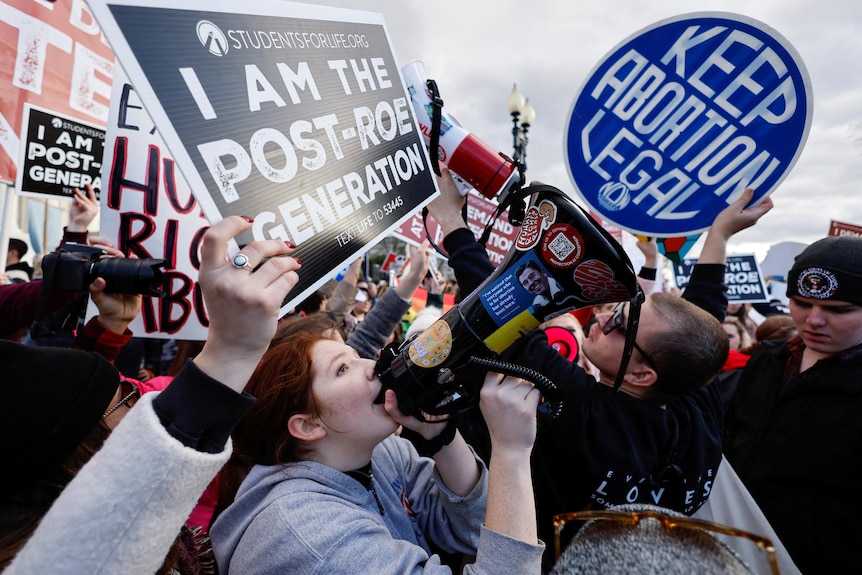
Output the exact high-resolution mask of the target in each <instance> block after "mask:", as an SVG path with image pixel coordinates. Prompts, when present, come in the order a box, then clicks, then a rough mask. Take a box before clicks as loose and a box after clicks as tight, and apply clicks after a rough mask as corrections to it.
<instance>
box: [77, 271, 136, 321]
mask: <svg viewBox="0 0 862 575" xmlns="http://www.w3.org/2000/svg"><path fill="white" fill-rule="evenodd" d="M105 285H106V282H105V280H104V279H103V278H96V279H95V280H94V281H93V283H91V284H90V288H89V289H90V297H91V298H92V299H93V303H94V304H96V307H97V308H99V315H98V316H96V319H97V320H98V321H99V323H101V324H102V325H103V326H105V328H107V329H109V330H111V331H112V332H114V333H119V334H123V333H126V330H127V329H128V327H129V324H130V323H132V320H134V319H135V318H136V317H137V316H138V314H139V313H141V305H142V302H143V297H142V296H141V295H140V294H121V293H105Z"/></svg>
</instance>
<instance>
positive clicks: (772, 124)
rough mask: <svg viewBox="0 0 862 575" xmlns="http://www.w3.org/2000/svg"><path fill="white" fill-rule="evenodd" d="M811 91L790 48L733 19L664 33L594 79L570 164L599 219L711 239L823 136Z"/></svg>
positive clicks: (607, 62)
mask: <svg viewBox="0 0 862 575" xmlns="http://www.w3.org/2000/svg"><path fill="white" fill-rule="evenodd" d="M811 110H812V91H811V81H810V79H809V77H808V72H807V70H806V69H805V65H804V64H803V62H802V59H801V57H800V56H799V54H798V53H797V52H796V50H795V49H794V48H793V47H792V46H791V45H790V43H789V42H788V41H787V40H786V39H785V38H783V37H782V36H781V35H780V34H778V33H777V32H776V31H775V30H773V29H771V28H770V27H768V26H767V25H765V24H763V23H761V22H758V21H757V20H754V19H752V18H748V17H746V16H740V15H736V14H729V13H714V12H709V13H697V14H687V15H682V16H677V17H675V18H671V19H668V20H664V21H661V22H658V23H657V24H654V25H652V26H650V27H648V28H646V29H644V30H642V31H640V32H638V33H637V34H635V35H633V36H631V37H629V38H628V39H626V40H624V41H623V42H622V43H620V44H619V45H617V47H616V48H614V49H613V50H611V52H610V53H609V54H608V55H606V56H605V57H604V59H603V60H602V61H601V62H599V64H598V65H597V66H596V67H595V68H594V70H593V71H592V73H591V74H590V76H589V77H588V78H587V80H586V82H585V83H584V85H583V86H582V87H581V90H580V92H579V94H578V96H577V97H576V99H575V102H574V104H573V107H572V111H571V114H570V116H569V120H568V128H567V133H566V141H565V154H566V158H567V161H568V165H569V173H570V175H571V178H572V180H573V182H574V185H575V188H576V189H577V190H578V192H579V193H580V194H581V196H582V197H583V198H584V200H585V201H586V202H587V204H589V206H590V208H592V209H593V210H595V211H596V212H598V213H599V214H601V216H602V217H603V218H604V219H606V220H608V221H611V222H613V223H615V224H617V225H618V226H620V227H621V228H623V229H626V230H628V231H630V232H632V233H634V234H641V235H646V236H655V237H675V236H689V235H693V234H696V233H699V232H702V231H704V230H706V229H707V228H708V227H709V226H710V224H711V223H712V221H713V220H714V219H715V216H716V215H718V213H719V212H720V211H721V210H722V209H724V208H725V207H727V206H728V205H729V204H731V203H733V202H734V201H735V200H736V199H737V198H739V196H740V194H742V192H743V191H744V190H745V189H746V188H753V189H754V191H755V194H754V198H753V200H752V203H757V202H759V201H761V200H762V199H763V198H765V197H766V196H768V195H769V194H770V193H771V192H772V191H774V190H775V188H776V187H777V186H778V185H779V184H780V183H781V181H782V180H783V179H784V178H785V177H786V176H787V174H788V173H789V172H790V170H791V168H792V167H793V165H794V164H795V163H796V160H797V159H798V158H799V155H800V154H801V152H802V148H803V146H804V144H805V141H806V139H807V137H808V132H809V129H810V125H811Z"/></svg>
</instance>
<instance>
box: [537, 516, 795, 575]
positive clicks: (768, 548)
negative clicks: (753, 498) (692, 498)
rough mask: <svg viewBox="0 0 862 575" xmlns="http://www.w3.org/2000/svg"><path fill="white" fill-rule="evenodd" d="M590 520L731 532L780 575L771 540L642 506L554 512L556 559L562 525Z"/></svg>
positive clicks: (725, 533) (774, 572)
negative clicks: (651, 521) (760, 553)
mask: <svg viewBox="0 0 862 575" xmlns="http://www.w3.org/2000/svg"><path fill="white" fill-rule="evenodd" d="M593 519H598V520H611V521H618V522H620V523H623V524H625V525H628V526H629V527H637V525H638V524H639V523H640V522H641V520H642V519H655V520H656V521H658V522H659V523H660V524H661V526H662V528H663V529H664V530H665V531H666V532H670V531H671V530H672V529H675V528H677V527H679V528H682V529H693V530H700V531H709V532H711V533H720V534H722V535H730V536H732V537H742V538H743V539H748V540H749V541H751V542H752V543H754V544H755V545H756V546H757V548H758V549H760V550H761V551H763V552H764V553H766V558H767V561H768V562H769V568H770V569H771V570H772V573H773V575H780V571H779V569H778V559H777V558H776V556H775V545H773V543H772V541H771V540H770V539H768V538H766V537H762V536H760V535H756V534H754V533H751V532H749V531H742V530H741V529H736V528H734V527H728V526H727V525H720V524H718V523H713V522H711V521H704V520H702V519H693V518H691V517H674V516H672V515H666V514H664V513H659V512H657V511H652V510H650V509H643V510H640V511H613V510H591V511H577V512H574V513H562V514H560V515H554V557H555V560H559V558H560V553H561V550H560V534H561V533H562V531H563V527H565V525H566V523H567V522H569V521H591V520H593Z"/></svg>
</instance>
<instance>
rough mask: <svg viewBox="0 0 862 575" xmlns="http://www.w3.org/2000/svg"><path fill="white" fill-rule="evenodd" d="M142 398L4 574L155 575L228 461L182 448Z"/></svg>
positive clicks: (148, 396) (151, 395) (226, 452)
mask: <svg viewBox="0 0 862 575" xmlns="http://www.w3.org/2000/svg"><path fill="white" fill-rule="evenodd" d="M156 395H158V394H157V393H148V394H146V395H144V396H143V397H142V398H141V399H140V400H139V401H138V403H137V404H136V405H135V407H134V408H133V409H132V410H131V411H129V413H128V414H127V415H126V417H125V418H123V421H122V422H121V423H120V425H118V426H117V428H116V429H115V430H114V431H113V432H112V433H111V435H110V437H109V438H108V440H107V441H106V442H105V445H104V446H103V447H102V449H101V450H99V452H98V453H97V454H96V455H95V456H94V457H93V459H91V460H90V461H89V462H88V463H87V465H85V466H84V467H83V468H82V469H81V471H80V472H79V473H78V475H77V476H76V477H75V479H74V480H72V482H71V483H69V485H68V486H67V487H66V489H65V490H63V493H62V494H61V495H60V497H59V498H58V499H57V501H55V502H54V505H53V506H52V507H51V509H50V510H49V512H48V513H47V515H46V516H45V517H44V519H43V520H42V522H41V524H40V525H39V527H38V529H37V530H36V532H35V533H34V534H33V536H32V537H31V538H30V540H29V541H28V542H27V545H26V546H25V547H24V548H23V549H22V550H21V551H20V552H19V553H18V555H17V556H16V558H15V560H14V561H13V563H12V564H11V565H9V567H8V568H7V569H6V570H5V571H4V572H3V575H20V574H28V575H29V574H43V573H55V574H56V573H59V574H62V573H69V574H79V573H89V574H96V573H105V574H108V573H111V574H113V573H154V572H155V571H156V570H157V569H158V568H159V567H160V566H161V565H162V563H163V562H164V558H165V555H166V554H167V552H168V550H169V549H170V547H171V544H172V543H173V541H174V539H175V537H176V536H177V534H178V533H179V531H180V528H181V527H182V525H183V524H184V523H185V521H186V519H187V518H188V516H189V514H190V513H191V511H192V509H193V508H194V506H195V504H196V503H197V500H198V498H199V497H200V495H201V493H203V491H204V489H205V488H206V486H207V485H208V484H209V482H210V481H211V480H212V479H213V477H215V475H216V473H217V472H218V471H219V469H221V467H222V465H224V464H225V462H226V461H227V460H228V457H229V456H230V451H231V445H230V442H228V445H227V447H226V448H225V450H224V451H222V452H221V453H218V454H211V453H201V452H199V451H196V450H194V449H192V448H190V447H186V446H184V445H183V444H182V443H180V442H179V441H178V440H176V439H175V438H174V437H172V436H171V435H169V434H168V433H167V431H166V430H165V428H164V427H163V426H162V424H161V422H160V421H159V419H158V416H157V415H156V413H155V411H154V410H153V406H152V402H153V399H154V398H155V396H156Z"/></svg>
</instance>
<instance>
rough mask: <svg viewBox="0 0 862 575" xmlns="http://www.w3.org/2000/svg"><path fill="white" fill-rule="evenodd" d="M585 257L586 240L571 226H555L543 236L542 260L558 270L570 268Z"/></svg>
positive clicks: (561, 224)
mask: <svg viewBox="0 0 862 575" xmlns="http://www.w3.org/2000/svg"><path fill="white" fill-rule="evenodd" d="M583 255H584V239H583V238H582V237H581V234H579V233H578V231H577V230H576V229H575V228H574V227H572V226H570V225H569V224H563V223H560V224H554V225H552V226H551V228H550V229H549V230H548V231H547V232H545V235H544V236H542V259H544V260H545V261H546V262H547V263H549V264H550V265H552V266H554V267H556V268H570V267H572V266H574V265H575V264H577V263H578V262H579V261H581V258H582V257H583Z"/></svg>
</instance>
